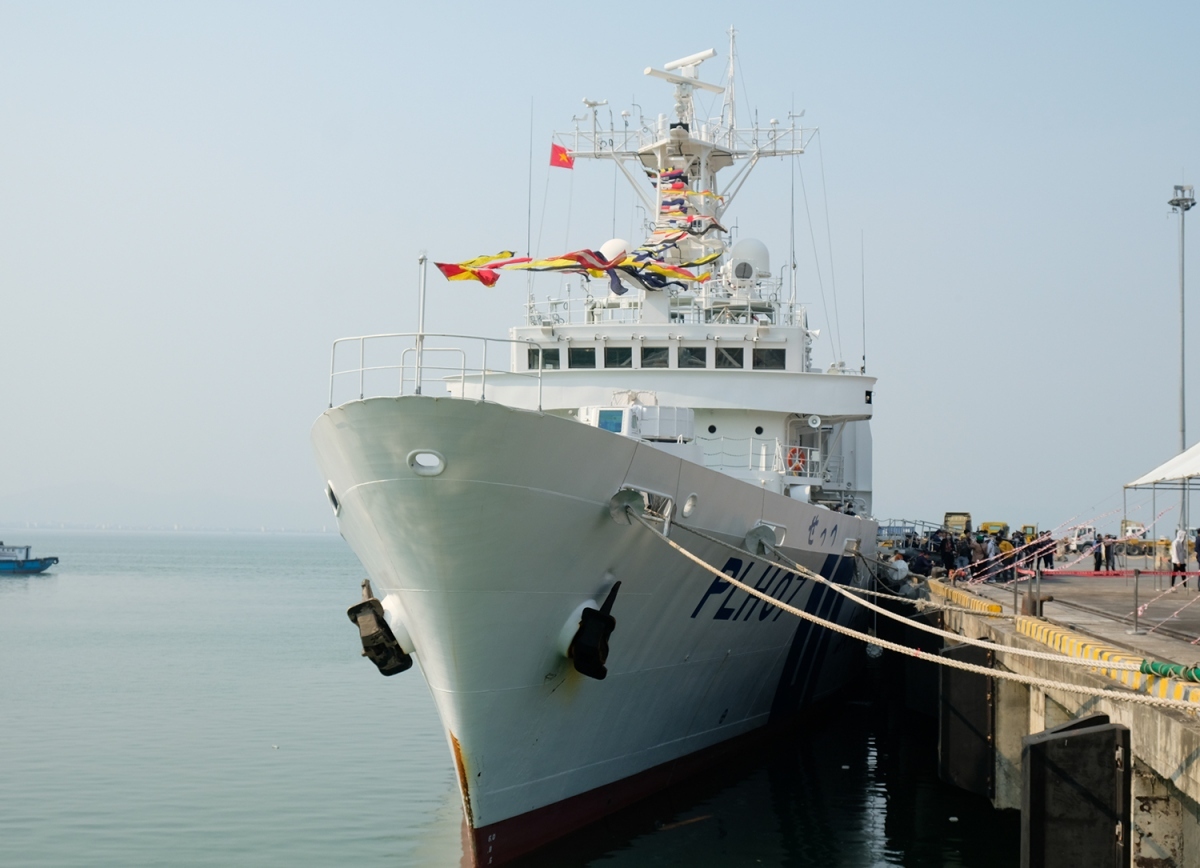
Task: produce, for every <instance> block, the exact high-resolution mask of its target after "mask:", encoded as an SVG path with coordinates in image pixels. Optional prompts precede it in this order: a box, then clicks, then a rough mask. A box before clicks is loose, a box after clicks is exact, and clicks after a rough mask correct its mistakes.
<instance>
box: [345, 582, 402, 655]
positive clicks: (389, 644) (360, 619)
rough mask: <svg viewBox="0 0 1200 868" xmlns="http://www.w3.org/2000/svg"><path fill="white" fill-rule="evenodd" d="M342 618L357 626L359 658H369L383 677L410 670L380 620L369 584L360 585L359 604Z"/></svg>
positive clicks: (377, 607) (382, 619) (383, 621)
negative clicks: (345, 617)
mask: <svg viewBox="0 0 1200 868" xmlns="http://www.w3.org/2000/svg"><path fill="white" fill-rule="evenodd" d="M346 615H347V617H349V618H350V620H351V621H353V622H354V623H355V624H357V625H358V636H359V638H360V639H361V640H362V646H363V651H362V656H363V657H367V658H369V659H370V661H371V662H372V663H374V664H375V665H376V666H377V667H378V668H379V671H380V672H381V673H382V674H383V675H395V674H397V673H398V672H404V671H405V670H407V669H411V668H412V665H413V661H412V657H411V656H410V655H408V654H406V653H405V652H404V649H403V648H401V647H400V643H399V641H397V639H396V635H395V634H394V633H393V632H392V628H391V627H389V626H388V622H387V620H386V619H385V618H384V617H383V604H382V603H380V602H379V601H378V600H377V599H375V597H373V596H372V595H371V582H370V580H364V581H363V600H362V602H361V603H355V604H354V605H353V606H351V607H350V608H349V609H347V610H346Z"/></svg>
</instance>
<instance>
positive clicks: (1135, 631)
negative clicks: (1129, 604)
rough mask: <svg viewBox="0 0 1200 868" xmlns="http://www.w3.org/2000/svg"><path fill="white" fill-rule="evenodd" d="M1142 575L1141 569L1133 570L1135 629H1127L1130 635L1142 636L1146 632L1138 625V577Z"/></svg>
mask: <svg viewBox="0 0 1200 868" xmlns="http://www.w3.org/2000/svg"><path fill="white" fill-rule="evenodd" d="M1141 575H1142V571H1141V570H1134V571H1133V629H1132V630H1126V631H1125V632H1126V633H1128V634H1129V635H1130V636H1141V635H1144V634H1145V632H1146V631H1145V630H1142V629H1141V628H1140V627H1138V608H1139V604H1138V578H1139V577H1140V576H1141Z"/></svg>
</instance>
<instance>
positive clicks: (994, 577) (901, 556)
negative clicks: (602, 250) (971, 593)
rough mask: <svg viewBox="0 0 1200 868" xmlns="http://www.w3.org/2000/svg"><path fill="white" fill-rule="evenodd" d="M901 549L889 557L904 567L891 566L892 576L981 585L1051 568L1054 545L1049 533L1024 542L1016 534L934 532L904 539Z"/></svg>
mask: <svg viewBox="0 0 1200 868" xmlns="http://www.w3.org/2000/svg"><path fill="white" fill-rule="evenodd" d="M905 544H906V545H905V548H904V549H902V550H901V551H898V552H896V554H895V555H893V556H892V560H893V561H899V562H903V564H904V567H903V568H900V567H899V566H898V565H897V566H893V573H897V572H902V573H904V574H905V575H907V574H908V573H910V572H911V573H915V574H916V575H919V576H926V577H930V576H939V575H945V576H949V577H951V578H952V579H971V580H975V581H985V582H1009V581H1012V579H1013V577H1014V576H1015V571H1016V570H1018V569H1033V568H1034V567H1035V566H1037V565H1038V564H1039V563H1040V564H1041V566H1042V568H1043V569H1047V570H1049V569H1053V568H1054V552H1055V549H1056V548H1057V543H1056V542H1055V541H1054V539H1053V538H1052V537H1051V536H1050V532H1049V531H1042V532H1041V533H1039V534H1036V535H1032V536H1031V537H1030V538H1028V539H1026V537H1025V535H1024V534H1023V533H1021V532H1020V531H1016V532H1014V533H1013V534H1012V535H1011V536H1009V535H1008V534H985V533H976V534H970V533H959V534H955V533H953V532H952V531H948V530H944V529H943V530H936V531H934V532H933V533H931V534H928V535H926V536H922V537H919V538H918V537H913V538H910V539H906V540H905Z"/></svg>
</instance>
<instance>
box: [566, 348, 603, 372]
mask: <svg viewBox="0 0 1200 868" xmlns="http://www.w3.org/2000/svg"><path fill="white" fill-rule="evenodd" d="M567 367H569V368H594V367H596V348H595V347H571V348H570V349H569V350H567Z"/></svg>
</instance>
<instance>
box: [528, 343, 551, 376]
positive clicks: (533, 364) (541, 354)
mask: <svg viewBox="0 0 1200 868" xmlns="http://www.w3.org/2000/svg"><path fill="white" fill-rule="evenodd" d="M539 362H540V365H539ZM539 366H540V367H544V368H545V369H546V370H547V371H552V370H553V371H556V370H558V350H557V349H554V350H541V349H538V348H537V347H530V349H529V370H531V371H536V370H537V369H538V368H539Z"/></svg>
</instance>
